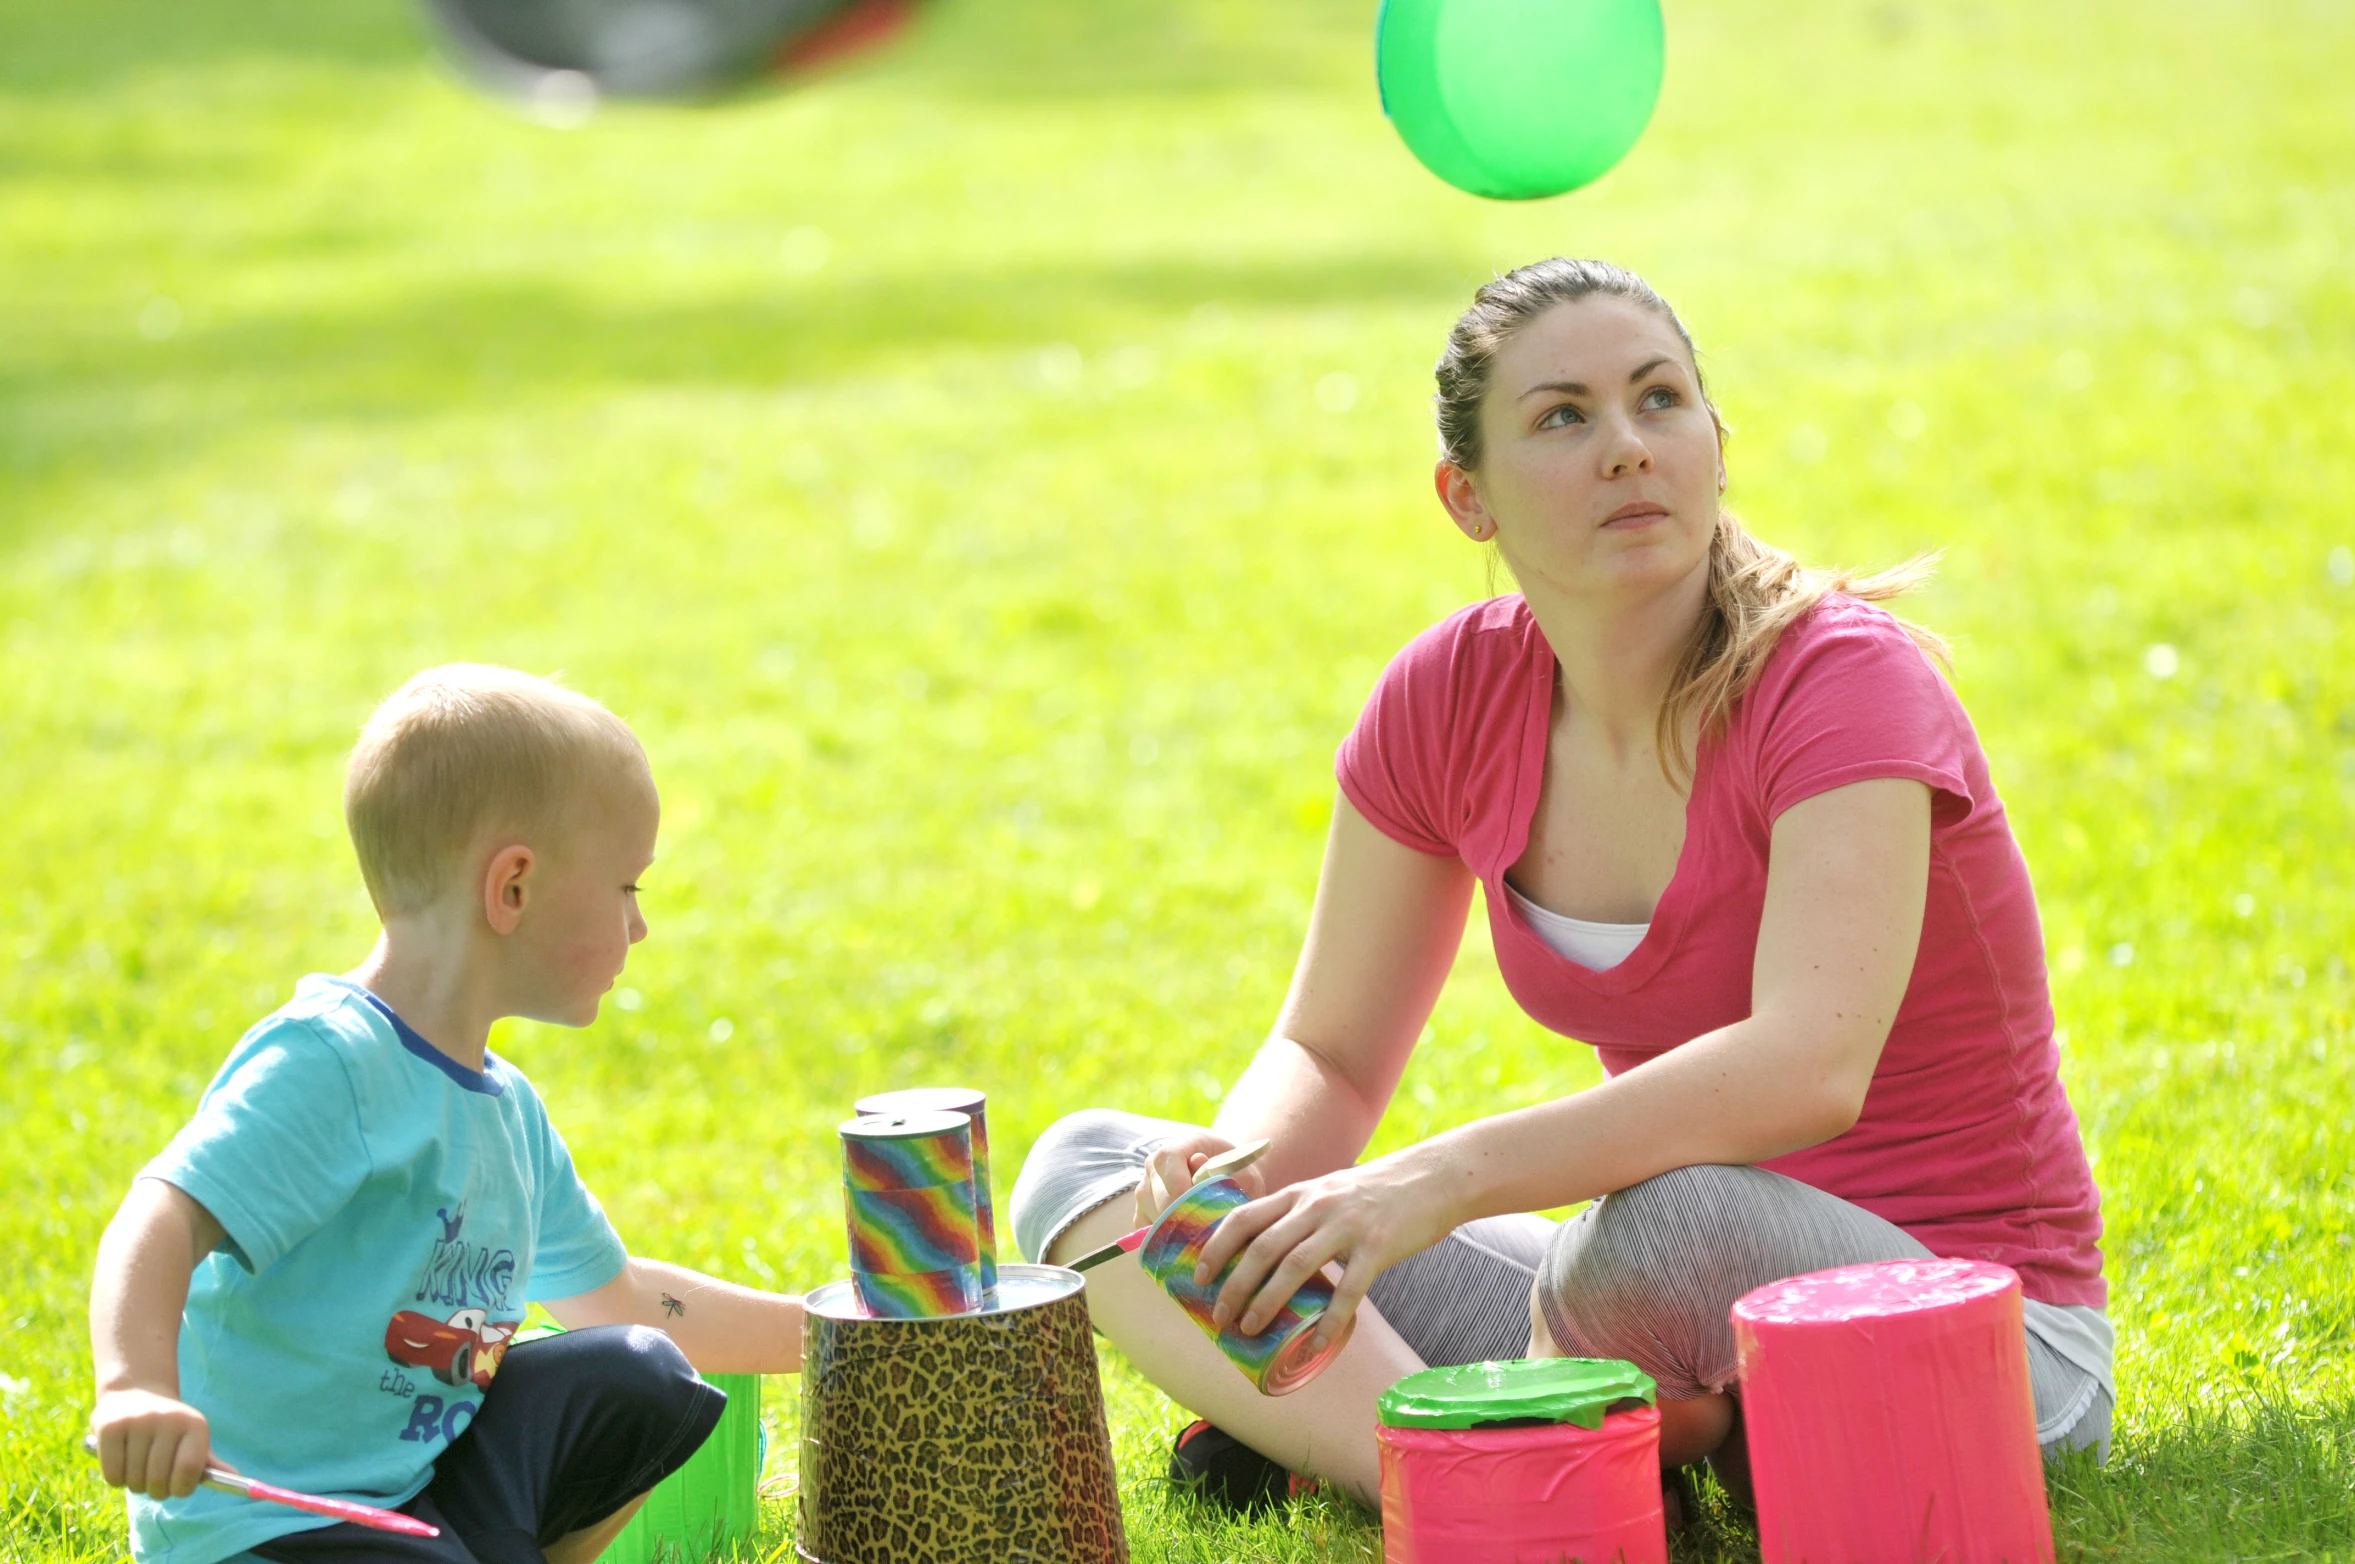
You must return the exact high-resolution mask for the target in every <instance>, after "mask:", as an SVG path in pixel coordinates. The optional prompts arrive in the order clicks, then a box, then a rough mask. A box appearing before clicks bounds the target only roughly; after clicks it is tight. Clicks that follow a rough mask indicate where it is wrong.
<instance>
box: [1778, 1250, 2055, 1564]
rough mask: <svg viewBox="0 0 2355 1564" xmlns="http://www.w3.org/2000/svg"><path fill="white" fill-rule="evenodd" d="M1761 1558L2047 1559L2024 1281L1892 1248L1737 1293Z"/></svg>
mask: <svg viewBox="0 0 2355 1564" xmlns="http://www.w3.org/2000/svg"><path fill="white" fill-rule="evenodd" d="M1733 1327H1734V1345H1735V1348H1736V1350H1737V1351H1738V1353H1739V1354H1740V1361H1741V1374H1742V1422H1743V1424H1744V1426H1745V1429H1746V1432H1747V1435H1748V1438H1749V1443H1750V1480H1751V1482H1752V1483H1753V1484H1755V1485H1756V1487H1757V1490H1758V1546H1759V1552H1760V1553H1761V1555H1763V1557H1764V1558H1765V1560H1766V1564H1849V1561H1851V1560H1859V1561H1873V1560H1880V1559H1939V1560H1942V1561H1946V1564H2048V1561H2049V1560H2050V1559H2051V1558H2052V1557H2053V1545H2052V1521H2051V1518H2050V1517H2049V1516H2048V1514H2047V1513H2046V1510H2045V1497H2044V1467H2043V1463H2042V1462H2041V1460H2040V1459H2039V1458H2038V1455H2037V1449H2036V1406H2035V1397H2034V1393H2033V1392H2032V1391H2031V1390H2030V1388H2029V1381H2028V1342H2027V1336H2026V1333H2025V1331H2024V1330H2023V1328H2022V1325H2021V1320H2020V1279H2019V1277H2018V1276H2017V1275H2015V1274H2014V1273H2013V1272H2012V1271H2011V1270H2010V1269H2009V1268H2008V1267H2005V1266H2001V1265H1994V1264H1990V1263H1988V1262H1986V1261H1981V1260H1883V1261H1877V1262H1874V1263H1872V1264H1868V1265H1848V1266H1841V1267H1838V1268H1836V1269H1834V1270H1829V1271H1811V1272H1809V1273H1808V1274H1806V1275H1804V1276H1793V1277H1790V1278H1788V1279H1786V1280H1784V1281H1779V1282H1769V1283H1768V1284H1767V1285H1766V1286H1764V1287H1761V1288H1759V1289H1757V1290H1756V1291H1755V1292H1750V1293H1746V1294H1744V1295H1743V1296H1742V1298H1741V1299H1740V1300H1739V1301H1738V1302H1736V1303H1735V1304H1734V1306H1733Z"/></svg>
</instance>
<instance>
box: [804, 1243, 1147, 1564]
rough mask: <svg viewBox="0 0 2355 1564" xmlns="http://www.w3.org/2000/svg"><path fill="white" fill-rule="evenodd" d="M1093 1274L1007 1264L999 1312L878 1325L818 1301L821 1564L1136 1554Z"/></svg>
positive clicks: (810, 1323)
mask: <svg viewBox="0 0 2355 1564" xmlns="http://www.w3.org/2000/svg"><path fill="white" fill-rule="evenodd" d="M1083 1286H1084V1283H1083V1281H1082V1279H1081V1277H1080V1276H1079V1275H1078V1274H1077V1273H1076V1272H1073V1271H1067V1270H1064V1269H1062V1268H1061V1267H1059V1266H1047V1265H1015V1264H1006V1265H1001V1266H999V1267H998V1303H997V1306H996V1307H995V1308H989V1309H981V1310H976V1311H974V1312H972V1313H969V1314H952V1315H943V1316H939V1317H936V1318H931V1319H879V1318H875V1317H872V1316H871V1315H869V1314H868V1312H867V1309H866V1306H865V1305H864V1304H863V1303H861V1302H860V1301H859V1296H858V1294H857V1292H856V1291H855V1290H854V1289H853V1288H852V1286H851V1284H850V1283H849V1282H831V1283H828V1284H827V1285H826V1286H824V1287H820V1288H819V1289H817V1290H816V1291H815V1292H813V1293H811V1294H810V1295H809V1297H808V1298H807V1299H806V1300H805V1301H804V1306H805V1309H806V1311H807V1312H806V1314H805V1317H804V1324H803V1334H802V1365H801V1395H802V1401H801V1408H802V1410H801V1493H800V1497H799V1500H798V1503H799V1506H800V1520H801V1528H800V1530H801V1535H800V1539H799V1541H798V1543H797V1544H796V1551H797V1552H798V1553H799V1555H800V1556H801V1558H803V1559H804V1560H807V1561H809V1564H1127V1560H1128V1541H1127V1537H1126V1534H1125V1533H1124V1532H1123V1531H1122V1530H1121V1524H1120V1493H1119V1489H1118V1486H1117V1485H1116V1483H1115V1480H1114V1476H1113V1469H1112V1439H1111V1435H1110V1433H1109V1431H1108V1430H1107V1429H1106V1427H1105V1423H1104V1393H1103V1388H1102V1386H1101V1385H1100V1384H1099V1383H1098V1382H1097V1378H1096V1349H1095V1343H1094V1342H1093V1340H1092V1339H1091V1338H1090V1336H1089V1332H1088V1308H1087V1300H1086V1298H1085V1296H1084V1294H1083Z"/></svg>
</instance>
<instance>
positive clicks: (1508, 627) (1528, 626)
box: [1390, 592, 1542, 673]
mask: <svg viewBox="0 0 2355 1564" xmlns="http://www.w3.org/2000/svg"><path fill="white" fill-rule="evenodd" d="M1541 639H1542V637H1541V636H1540V635H1539V632H1538V628H1537V620H1536V619H1535V618H1534V617H1533V616H1532V615H1531V614H1530V612H1529V604H1528V603H1527V601H1525V600H1524V599H1523V598H1522V596H1521V594H1520V593H1518V592H1513V593H1509V594H1507V595H1505V596H1503V597H1490V598H1483V599H1482V600H1480V601H1479V602H1477V603H1467V604H1465V605H1464V606H1463V607H1461V608H1459V609H1457V610H1456V611H1455V612H1454V613H1452V614H1449V615H1448V616H1447V617H1446V618H1445V619H1442V620H1440V621H1439V622H1438V623H1437V624H1435V625H1432V626H1431V627H1430V628H1428V629H1426V630H1424V631H1422V632H1421V633H1420V634H1418V635H1417V636H1416V637H1415V638H1414V639H1413V640H1411V641H1409V642H1407V643H1406V645H1405V646H1403V647H1401V648H1400V649H1399V652H1398V655H1397V656H1396V657H1394V658H1392V659H1391V662H1390V666H1391V668H1392V670H1393V671H1394V672H1397V671H1405V670H1414V671H1418V672H1422V671H1429V670H1432V669H1434V668H1445V669H1449V670H1452V671H1456V672H1459V673H1460V672H1462V671H1464V670H1467V669H1482V670H1484V669H1489V668H1509V667H1514V666H1517V665H1519V664H1520V663H1521V662H1522V661H1523V660H1524V659H1526V658H1527V656H1528V655H1529V650H1530V646H1531V643H1532V642H1533V641H1537V640H1541Z"/></svg>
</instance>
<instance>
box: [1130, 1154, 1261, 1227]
mask: <svg viewBox="0 0 2355 1564" xmlns="http://www.w3.org/2000/svg"><path fill="white" fill-rule="evenodd" d="M1234 1149H1235V1143H1234V1142H1233V1141H1231V1140H1229V1139H1227V1138H1226V1137H1225V1136H1224V1135H1221V1134H1219V1133H1218V1132H1217V1131H1216V1130H1196V1131H1195V1132H1194V1133H1193V1134H1191V1135H1185V1136H1180V1137H1179V1138H1178V1139H1176V1140H1172V1141H1167V1142H1165V1143H1164V1144H1163V1145H1162V1146H1161V1148H1160V1149H1159V1150H1157V1151H1155V1152H1154V1153H1153V1156H1152V1159H1151V1160H1150V1161H1148V1162H1147V1163H1146V1164H1145V1181H1144V1182H1143V1183H1141V1184H1139V1185H1138V1186H1137V1226H1139V1227H1151V1226H1152V1225H1153V1224H1154V1223H1155V1222H1157V1221H1159V1220H1160V1219H1161V1213H1162V1212H1164V1211H1166V1210H1168V1209H1169V1203H1170V1202H1171V1201H1173V1200H1175V1199H1177V1197H1178V1196H1180V1195H1182V1194H1184V1193H1185V1192H1186V1191H1187V1190H1189V1189H1192V1188H1193V1187H1194V1175H1195V1174H1197V1173H1199V1172H1201V1171H1202V1164H1203V1163H1205V1162H1208V1161H1209V1160H1210V1159H1211V1158H1212V1157H1215V1156H1217V1155H1218V1154H1219V1153H1220V1152H1222V1151H1232V1150H1234ZM1227 1177H1229V1178H1231V1179H1233V1180H1234V1181H1235V1182H1236V1183H1238V1184H1240V1185H1242V1186H1243V1188H1244V1190H1245V1191H1246V1192H1247V1193H1249V1194H1251V1195H1254V1196H1257V1195H1264V1194H1266V1193H1267V1183H1266V1180H1265V1178H1264V1176H1263V1175H1262V1174H1261V1173H1260V1172H1259V1170H1258V1169H1257V1168H1256V1167H1247V1168H1242V1169H1239V1170H1237V1171H1236V1172H1233V1173H1229V1174H1228V1175H1227Z"/></svg>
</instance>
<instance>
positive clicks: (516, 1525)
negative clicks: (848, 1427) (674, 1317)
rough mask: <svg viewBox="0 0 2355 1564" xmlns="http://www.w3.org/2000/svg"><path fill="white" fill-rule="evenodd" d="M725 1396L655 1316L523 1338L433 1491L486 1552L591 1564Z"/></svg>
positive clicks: (523, 1561) (511, 1561)
mask: <svg viewBox="0 0 2355 1564" xmlns="http://www.w3.org/2000/svg"><path fill="white" fill-rule="evenodd" d="M727 1399H728V1398H727V1397H726V1396H725V1395H723V1394H722V1393H721V1392H720V1391H719V1390H718V1389H717V1388H716V1387H714V1386H711V1385H707V1384H705V1383H704V1382H703V1381H702V1380H701V1379H699V1378H697V1377H696V1374H695V1371H694V1369H692V1368H690V1367H689V1366H688V1364H687V1359H686V1357H685V1356H684V1355H683V1354H682V1353H681V1352H680V1351H679V1349H678V1348H677V1347H676V1346H675V1345H673V1344H672V1342H671V1339H670V1338H669V1337H668V1336H666V1335H664V1334H663V1333H662V1332H661V1331H658V1330H653V1329H650V1328H649V1327H647V1326H643V1325H600V1326H594V1327H591V1328H589V1329H586V1330H577V1331H568V1332H566V1333H565V1334H563V1335H561V1336H548V1337H543V1338H542V1339H540V1340H538V1341H529V1342H525V1343H523V1344H522V1345H520V1346H517V1347H514V1348H511V1349H510V1350H509V1351H508V1353H507V1356H506V1359H505V1361H503V1362H502V1363H501V1364H500V1365H499V1374H498V1377H497V1378H496V1379H494V1380H492V1381H491V1388H490V1391H489V1393H488V1394H487V1395H485V1396H484V1397H483V1403H482V1410H481V1411H480V1412H478V1413H476V1414H475V1418H474V1421H473V1422H472V1423H470V1424H468V1425H467V1428H466V1431H465V1432H464V1433H462V1434H460V1435H459V1436H458V1438H457V1440H456V1442H455V1443H453V1444H452V1445H451V1446H450V1448H449V1449H447V1450H445V1451H443V1452H442V1456H441V1459H440V1460H439V1461H437V1462H436V1463H435V1473H434V1480H433V1485H432V1486H431V1487H430V1488H428V1489H427V1490H426V1492H427V1494H428V1495H429V1496H430V1497H431V1498H432V1500H433V1502H434V1504H435V1505H436V1506H437V1507H438V1508H439V1509H440V1511H441V1513H442V1514H443V1515H445V1516H447V1517H448V1518H449V1525H450V1527H451V1528H453V1529H454V1530H455V1531H456V1533H457V1534H458V1535H459V1536H460V1537H461V1538H462V1539H463V1540H464V1542H465V1544H466V1546H467V1547H468V1548H469V1549H470V1550H472V1553H473V1556H474V1558H475V1559H477V1560H479V1561H481V1564H543V1560H546V1561H548V1564H588V1561H589V1560H592V1559H594V1558H595V1557H596V1556H597V1554H598V1553H601V1552H603V1551H604V1549H605V1546H606V1544H607V1543H609V1542H611V1541H612V1540H613V1538H614V1536H615V1535H617V1534H618V1533H619V1532H620V1531H621V1529H622V1527H623V1526H624V1525H625V1524H627V1522H628V1519H629V1512H631V1511H633V1510H635V1508H636V1506H637V1504H638V1501H639V1500H641V1499H642V1498H643V1497H644V1496H645V1494H646V1492H647V1490H648V1489H650V1488H652V1487H653V1486H654V1485H655V1484H656V1483H658V1482H660V1481H662V1479H663V1478H665V1477H668V1476H669V1475H670V1474H671V1473H673V1472H675V1471H677V1470H678V1469H679V1468H680V1467H682V1466H684V1465H685V1464H686V1463H687V1458H688V1457H689V1456H691V1455H693V1454H694V1453H695V1452H696V1451H697V1450H698V1449H700V1448H702V1445H703V1441H704V1440H705V1439H706V1438H708V1437H709V1436H710V1434H711V1431H712V1429H713V1427H714V1426H716V1425H717V1424H718V1422H719V1420H720V1412H721V1411H722V1409H723V1408H725V1407H726V1405H727Z"/></svg>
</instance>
